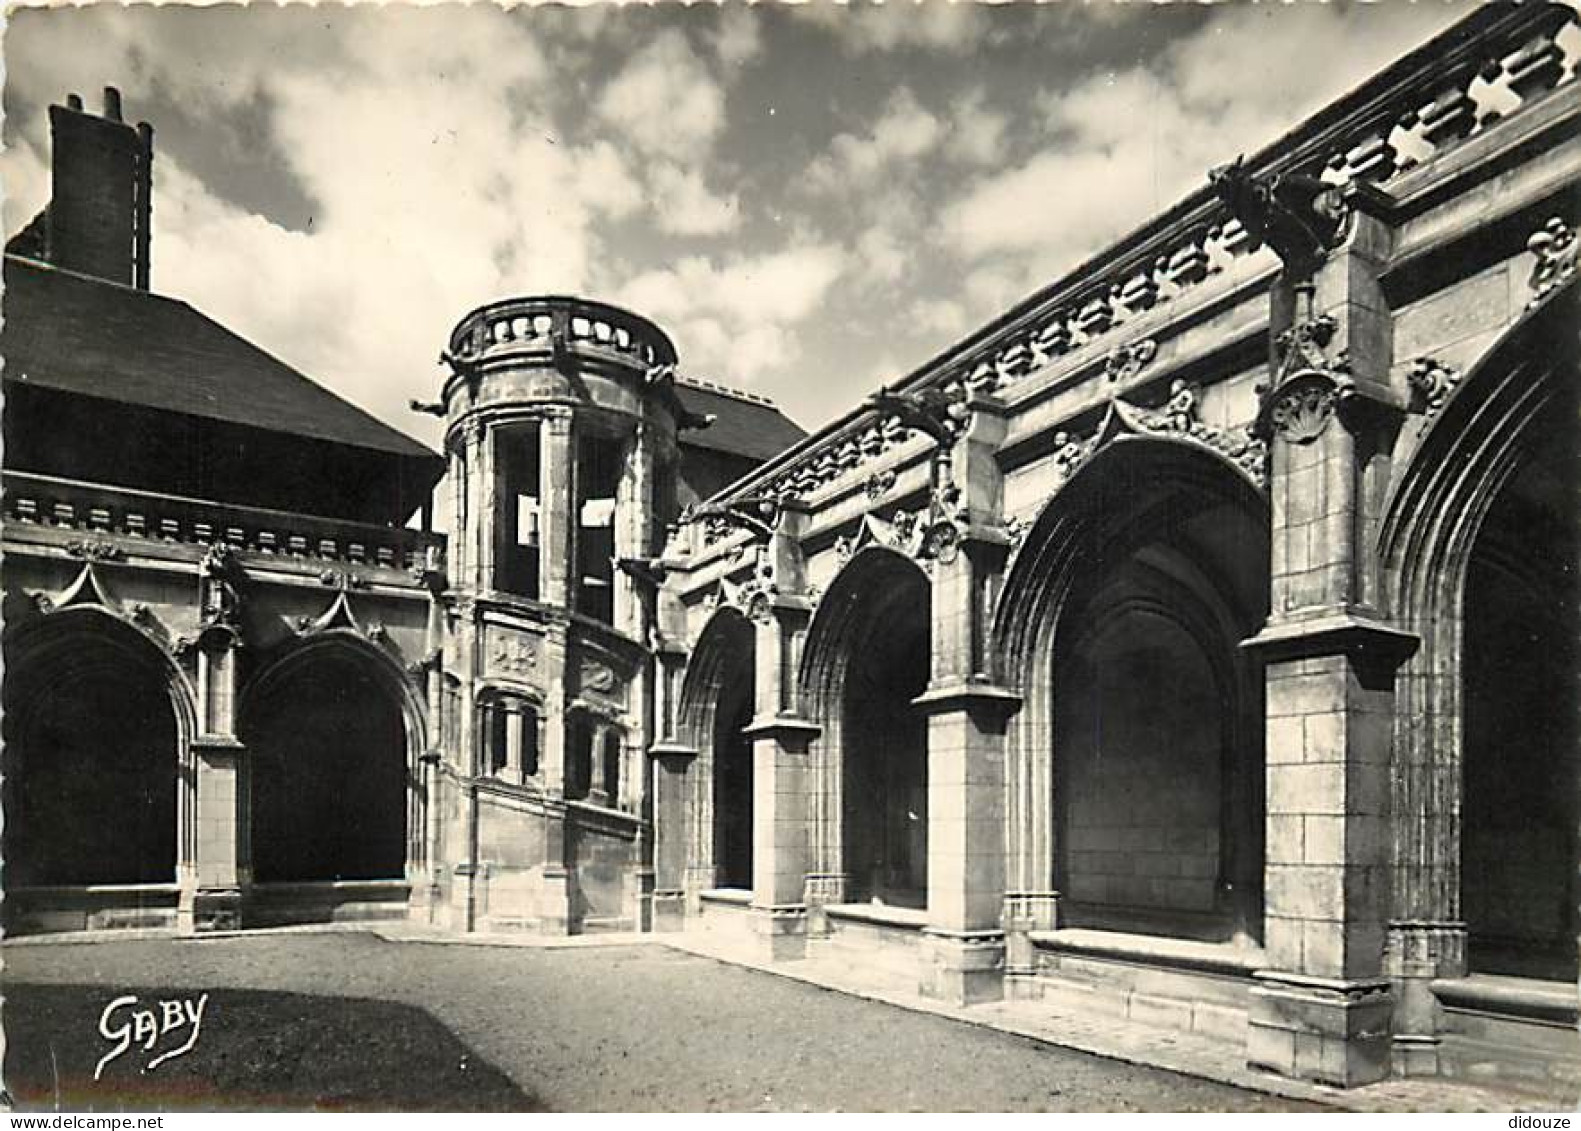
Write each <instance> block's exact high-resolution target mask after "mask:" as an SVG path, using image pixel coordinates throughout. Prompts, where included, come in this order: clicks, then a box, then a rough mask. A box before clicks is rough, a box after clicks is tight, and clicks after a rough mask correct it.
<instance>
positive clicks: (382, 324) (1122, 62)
mask: <svg viewBox="0 0 1581 1131" xmlns="http://www.w3.org/2000/svg"><path fill="white" fill-rule="evenodd" d="M1467 11H1468V7H1467V5H1466V4H1465V3H1459V4H1446V3H1444V2H1442V0H1419V2H1417V3H1414V4H1412V3H1406V2H1404V0H1394V2H1389V3H1380V4H1372V5H1365V6H1361V5H1335V4H1322V5H1320V4H1296V5H1276V4H1269V3H1264V4H1257V5H1252V4H1227V5H1221V6H1213V7H1205V6H1200V5H1175V6H1171V7H1154V6H1144V5H1141V4H1120V3H1111V2H1108V0H1101V2H1094V3H1090V4H1085V5H1084V4H1076V3H1065V4H1057V5H1047V6H1041V7H1032V6H1030V5H1021V4H1014V5H1006V6H1001V7H986V6H977V5H969V4H948V3H945V2H943V0H928V2H927V3H924V4H922V5H921V6H914V5H912V4H909V3H905V4H900V3H890V4H888V5H887V6H885V7H882V8H873V7H863V8H855V7H849V8H848V7H836V6H834V5H833V4H828V3H818V2H814V3H809V4H805V5H801V6H796V7H790V6H770V5H768V4H760V5H756V6H751V7H748V6H747V5H746V4H744V3H729V4H726V5H725V6H723V7H714V6H712V5H708V6H703V5H697V6H692V7H684V8H683V7H679V6H674V5H661V6H658V7H610V6H594V7H583V8H574V9H571V8H559V7H519V8H514V9H511V10H503V9H499V8H493V7H487V6H481V5H480V6H473V7H468V8H461V7H451V6H444V7H432V8H421V9H419V8H403V7H400V6H397V5H390V6H387V7H379V8H375V7H363V8H355V9H342V8H330V7H328V6H320V7H303V6H294V7H287V8H276V7H267V8H265V7H263V6H259V7H258V8H256V9H242V8H236V7H229V6H227V7H219V8H210V9H198V8H189V9H182V8H176V7H164V8H157V9H156V8H146V7H137V8H122V7H119V6H114V7H112V6H110V5H102V6H97V7H89V8H79V9H51V10H44V9H39V10H29V9H20V10H19V9H14V8H13V9H12V10H11V11H10V14H9V23H8V26H7V28H6V31H5V39H4V56H5V69H6V76H5V80H6V81H5V93H4V108H5V125H4V131H5V142H6V151H5V153H4V154H3V156H0V178H3V182H4V186H5V193H6V200H5V224H6V231H7V233H8V234H9V233H11V232H14V231H16V230H17V229H18V228H19V227H20V226H21V225H22V224H23V223H25V222H26V221H27V220H28V219H29V218H30V217H31V216H32V215H33V214H34V213H35V212H36V211H37V210H38V209H39V208H40V207H41V206H42V205H43V204H44V203H45V201H46V199H47V197H48V195H49V193H48V174H47V168H48V166H47V153H48V145H47V141H48V139H47V133H48V127H47V121H46V117H45V114H44V107H45V106H46V105H47V104H48V103H49V102H51V101H61V100H63V99H64V96H65V94H66V93H67V92H68V91H78V92H80V93H82V94H83V95H84V97H85V98H86V100H87V102H88V105H89V107H90V108H95V109H96V108H97V107H98V105H99V94H98V92H99V89H100V88H101V87H102V86H104V85H105V84H106V83H111V84H114V85H116V86H119V87H120V88H121V90H122V92H123V95H124V97H125V101H126V112H127V116H128V117H129V118H130V119H132V120H138V119H146V120H148V121H150V122H151V123H153V125H154V126H155V129H156V131H157V134H156V143H155V145H156V160H155V176H156V189H155V193H156V195H155V209H154V219H155V234H154V248H153V250H154V258H153V267H154V286H155V288H156V289H157V290H159V291H162V292H164V293H167V294H172V295H176V296H179V297H182V298H184V299H187V300H188V301H190V302H192V303H193V304H194V305H196V306H197V307H199V308H200V309H202V310H204V311H206V312H207V313H209V314H211V315H213V316H214V317H216V318H218V319H220V320H221V321H223V322H226V323H227V324H229V325H230V326H231V327H233V328H234V329H236V330H238V331H239V332H241V333H243V334H244V335H246V336H248V337H250V338H252V339H253V340H254V341H256V342H258V343H259V344H260V345H262V346H264V347H265V348H267V349H269V350H271V351H272V352H274V353H276V354H277V355H279V356H280V357H282V358H284V359H286V360H287V361H289V362H291V363H292V364H294V365H296V366H297V367H299V368H301V369H302V370H303V371H305V372H306V373H308V374H309V375H311V376H313V377H315V378H317V379H318V380H320V381H322V382H323V383H325V384H327V385H329V386H330V387H331V388H333V389H335V390H336V391H338V392H340V393H342V394H343V395H345V396H347V397H349V398H351V399H352V400H354V401H356V402H358V403H360V404H362V405H364V406H365V407H367V408H369V409H371V410H373V411H374V412H376V413H378V414H379V415H380V416H382V417H384V418H385V419H386V420H389V421H390V422H392V423H394V424H396V425H397V426H399V427H402V428H404V429H405V430H407V431H409V432H412V433H413V434H416V435H419V436H421V437H422V438H424V439H427V440H429V441H435V440H436V439H437V434H436V424H435V422H433V421H432V420H431V419H429V418H424V417H417V416H414V415H412V414H410V413H409V412H407V411H406V410H405V408H404V406H405V404H406V401H407V399H408V398H410V397H414V396H416V397H425V398H426V397H431V396H433V395H434V393H435V392H436V390H437V387H438V382H439V377H440V371H439V369H438V368H437V366H436V364H435V358H436V355H437V354H438V351H439V349H440V347H441V345H442V344H443V343H444V341H445V338H446V335H447V333H448V331H449V329H450V327H451V326H452V325H453V324H454V323H455V321H456V320H457V319H458V318H459V317H460V316H461V315H462V314H464V313H465V312H466V311H467V310H469V309H470V308H471V307H473V306H475V305H477V304H479V303H482V302H485V301H488V300H491V299H494V298H498V297H502V296H505V295H510V294H528V293H537V292H578V293H582V294H586V295H589V296H595V297H599V298H603V299H606V300H610V301H614V302H617V303H620V304H622V305H627V306H630V307H632V308H633V309H635V310H637V311H638V312H640V313H643V314H646V315H647V316H649V317H651V318H653V319H655V320H656V321H658V322H659V323H660V324H661V325H662V326H664V327H665V328H666V329H667V330H668V331H669V332H670V333H671V335H672V336H673V337H674V338H675V340H676V343H677V346H678V348H679V350H680V353H681V358H682V369H683V371H684V372H686V373H688V374H690V375H693V376H698V377H704V378H710V379H714V380H719V381H727V382H731V383H734V384H737V385H739V386H742V387H744V388H749V389H752V390H755V391H758V392H761V393H765V394H767V395H770V396H772V397H774V398H776V399H777V400H778V401H779V402H780V403H781V405H782V406H784V408H785V409H786V410H787V411H788V412H789V413H790V414H791V415H792V416H794V417H795V418H796V419H797V420H799V421H800V422H801V423H803V424H804V425H806V426H808V427H816V426H817V425H819V424H821V423H823V422H824V421H826V420H828V419H829V418H830V417H832V416H833V415H835V414H836V413H838V412H839V411H841V410H843V409H845V408H847V407H849V406H850V405H851V404H852V403H854V402H855V401H856V400H858V399H859V398H860V397H862V396H863V395H865V394H866V393H867V392H869V391H870V390H871V389H872V388H873V387H875V386H876V385H878V384H879V383H880V382H882V381H886V380H892V379H894V378H895V377H897V376H900V375H902V374H904V373H905V372H907V371H909V370H910V369H911V368H912V367H913V366H915V365H917V364H919V363H921V362H923V361H925V360H926V359H927V358H928V357H930V356H932V355H933V354H934V353H936V352H937V351H938V350H940V349H941V348H943V347H945V346H947V345H948V344H949V343H950V342H952V341H953V340H955V339H957V338H959V337H961V336H963V335H964V334H966V333H967V332H969V331H970V330H971V329H973V328H974V327H975V326H977V325H979V324H981V323H982V322H985V321H987V320H988V319H990V318H991V317H993V316H994V315H995V314H996V313H997V312H999V311H1000V310H1002V309H1003V308H1004V307H1005V306H1007V305H1009V304H1010V303H1012V302H1014V301H1015V300H1017V299H1019V298H1022V297H1024V296H1025V295H1027V294H1028V293H1030V292H1031V291H1033V290H1036V289H1037V288H1038V287H1040V286H1043V285H1045V284H1046V283H1048V282H1050V281H1052V280H1053V279H1054V278H1056V277H1057V276H1058V275H1059V273H1060V272H1061V271H1063V270H1064V269H1066V268H1068V267H1070V266H1072V265H1073V264H1075V263H1076V262H1078V261H1079V260H1081V259H1082V258H1084V257H1085V256H1087V255H1088V254H1091V253H1092V252H1094V251H1097V250H1099V249H1100V248H1101V247H1102V246H1103V245H1104V244H1105V243H1106V242H1107V241H1109V240H1111V239H1113V238H1114V237H1116V236H1117V235H1120V234H1122V233H1123V232H1125V231H1126V230H1128V229H1129V228H1131V227H1134V226H1135V225H1137V224H1139V223H1141V222H1142V221H1144V220H1146V219H1147V217H1148V216H1149V215H1150V214H1152V213H1153V212H1154V211H1156V210H1158V209H1160V208H1163V207H1165V206H1167V205H1169V204H1170V203H1172V202H1173V201H1174V200H1176V199H1177V198H1179V197H1180V196H1182V195H1184V194H1185V193H1187V192H1190V191H1191V190H1192V189H1194V188H1195V187H1196V186H1197V185H1199V184H1200V183H1201V180H1202V177H1203V175H1204V171H1205V170H1206V169H1207V168H1208V167H1209V166H1210V165H1213V164H1215V163H1217V162H1220V161H1222V160H1225V159H1227V158H1228V157H1231V156H1233V155H1234V154H1235V153H1237V152H1240V151H1243V150H1249V149H1255V148H1257V147H1259V146H1261V145H1262V144H1264V143H1266V142H1268V141H1270V140H1272V139H1273V138H1274V137H1276V136H1278V135H1279V134H1280V133H1281V132H1283V131H1284V130H1285V129H1286V128H1288V127H1289V126H1291V125H1293V124H1294V123H1295V122H1296V121H1298V120H1299V119H1300V118H1301V117H1302V116H1304V115H1305V114H1307V113H1309V112H1310V111H1312V110H1314V109H1316V108H1317V107H1319V106H1321V105H1322V104H1324V103H1325V102H1327V101H1329V100H1330V99H1332V98H1334V97H1336V96H1337V95H1339V94H1342V93H1343V92H1345V91H1346V90H1348V89H1349V88H1350V87H1352V86H1353V85H1355V84H1356V83H1357V82H1359V81H1360V80H1362V79H1364V78H1365V77H1366V76H1368V75H1369V74H1371V73H1373V72H1374V71H1375V70H1377V69H1378V68H1379V67H1381V66H1383V65H1384V64H1386V63H1387V62H1389V61H1390V60H1391V59H1392V58H1394V57H1395V56H1397V55H1399V54H1400V53H1402V52H1403V51H1405V50H1407V49H1409V48H1410V47H1413V46H1415V45H1416V44H1418V43H1420V42H1421V41H1423V40H1425V39H1427V38H1428V37H1430V36H1431V35H1432V34H1434V33H1435V32H1436V31H1438V30H1439V29H1441V28H1443V27H1444V26H1446V25H1447V24H1449V23H1450V22H1452V21H1453V20H1454V19H1456V18H1459V17H1460V16H1462V15H1464V14H1466V12H1467Z"/></svg>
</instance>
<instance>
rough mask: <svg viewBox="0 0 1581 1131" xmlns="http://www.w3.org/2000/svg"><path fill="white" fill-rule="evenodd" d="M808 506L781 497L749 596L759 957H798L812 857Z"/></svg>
mask: <svg viewBox="0 0 1581 1131" xmlns="http://www.w3.org/2000/svg"><path fill="white" fill-rule="evenodd" d="M806 523H807V510H806V508H805V507H804V506H803V505H802V504H800V503H799V502H796V501H794V500H785V501H783V502H782V504H781V505H780V507H779V508H778V512H777V514H776V517H775V528H774V533H773V535H772V537H771V538H770V539H769V544H768V546H767V547H766V548H765V551H764V552H765V553H766V554H767V555H768V559H767V560H768V582H767V584H768V586H769V587H768V588H766V589H762V590H760V591H759V592H758V593H757V594H756V596H755V597H754V598H753V599H752V602H751V604H752V616H753V625H754V629H755V631H756V633H757V642H756V646H755V648H754V656H755V658H756V664H757V667H756V670H755V672H754V679H753V697H754V703H755V712H756V717H755V718H754V719H753V722H752V724H751V726H749V727H748V728H747V729H746V732H745V733H746V736H747V738H748V739H749V740H750V741H751V742H752V758H753V764H752V822H753V826H752V911H753V927H754V933H755V935H756V937H757V938H758V939H759V940H760V943H761V949H762V950H763V953H764V955H765V957H768V958H771V959H781V958H800V957H802V956H804V955H805V954H806V942H807V904H806V897H807V873H808V871H809V869H810V867H811V864H812V855H811V853H812V818H813V806H814V797H813V773H812V767H811V759H810V758H809V756H808V747H809V745H810V744H811V742H812V740H813V738H814V737H816V735H817V733H818V729H817V728H816V727H814V726H812V725H811V724H810V723H808V722H807V721H806V720H804V719H802V718H801V717H800V716H799V714H798V713H797V708H798V704H797V700H796V672H797V668H798V666H799V663H800V658H801V648H802V643H803V641H804V640H805V638H806V633H807V622H808V619H809V617H810V613H811V608H810V606H809V604H808V602H807V600H806V599H805V597H804V596H803V594H804V593H805V592H806V578H805V573H804V568H805V563H804V561H803V558H802V552H801V542H800V539H801V535H802V532H803V530H804V529H805V526H806Z"/></svg>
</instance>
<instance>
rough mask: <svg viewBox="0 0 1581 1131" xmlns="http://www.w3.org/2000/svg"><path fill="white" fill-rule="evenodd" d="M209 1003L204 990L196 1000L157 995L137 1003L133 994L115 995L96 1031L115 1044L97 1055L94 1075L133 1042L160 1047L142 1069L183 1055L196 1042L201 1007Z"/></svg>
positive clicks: (149, 1049)
mask: <svg viewBox="0 0 1581 1131" xmlns="http://www.w3.org/2000/svg"><path fill="white" fill-rule="evenodd" d="M208 1005H209V995H208V994H206V993H205V994H203V995H201V996H200V997H199V998H198V999H197V1000H196V1001H192V1000H191V999H189V998H176V999H173V1000H165V999H160V1000H159V1001H156V1002H150V1003H149V1004H147V1005H144V1006H139V1005H138V999H137V997H136V996H135V995H133V994H127V995H125V996H124V997H118V998H116V999H115V1000H114V1001H112V1002H111V1003H110V1004H109V1005H107V1006H105V1007H104V1012H103V1013H101V1014H100V1015H99V1035H100V1036H102V1037H103V1038H104V1039H105V1040H107V1041H114V1042H115V1045H114V1047H112V1048H111V1049H110V1051H109V1052H107V1053H105V1054H104V1055H103V1056H102V1057H100V1058H99V1065H98V1067H97V1068H95V1069H94V1070H93V1078H94V1079H95V1080H97V1079H98V1078H99V1077H100V1076H101V1075H102V1074H103V1073H104V1069H105V1067H106V1066H107V1065H108V1064H109V1063H110V1062H111V1061H113V1060H115V1059H116V1058H117V1057H119V1056H121V1055H122V1054H123V1053H125V1052H126V1051H127V1050H128V1049H130V1048H131V1047H132V1046H133V1045H134V1044H135V1045H137V1046H139V1047H140V1048H142V1050H143V1051H144V1052H154V1051H155V1049H156V1047H159V1048H160V1052H159V1055H157V1056H155V1057H154V1058H153V1059H152V1060H150V1061H149V1062H148V1063H147V1064H146V1065H144V1066H143V1071H144V1072H152V1071H153V1070H154V1069H156V1068H158V1067H159V1066H160V1065H161V1064H163V1063H165V1061H167V1060H174V1059H175V1058H176V1057H178V1056H185V1055H186V1054H187V1053H189V1052H191V1051H192V1049H193V1047H194V1046H195V1045H197V1043H198V1033H199V1032H200V1031H201V1030H202V1028H203V1011H204V1010H205V1009H207V1008H208ZM167 1038H168V1040H167ZM178 1042H179V1043H178Z"/></svg>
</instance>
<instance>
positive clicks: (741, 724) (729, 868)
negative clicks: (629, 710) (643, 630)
mask: <svg viewBox="0 0 1581 1131" xmlns="http://www.w3.org/2000/svg"><path fill="white" fill-rule="evenodd" d="M756 671H757V628H756V626H755V625H754V623H753V622H752V621H751V620H750V619H748V617H747V615H746V614H745V613H744V612H743V611H742V610H741V609H740V608H739V607H737V606H735V605H731V604H721V605H720V606H719V607H718V608H717V609H715V611H714V613H713V615H712V616H710V617H709V618H708V620H707V622H706V623H705V624H704V625H703V629H702V631H701V632H700V633H699V634H698V637H697V643H696V645H695V646H694V647H693V648H692V654H691V658H690V660H689V661H688V663H687V665H686V673H685V675H684V676H683V678H682V682H681V695H680V709H679V712H678V718H679V726H678V735H679V738H680V741H681V744H682V745H683V746H685V747H686V748H688V749H690V750H695V751H696V752H697V757H696V759H695V760H694V761H693V763H692V766H691V782H690V786H691V797H690V802H691V811H692V814H693V819H692V821H691V829H690V834H691V835H690V837H689V844H688V865H687V868H688V872H689V873H690V881H689V882H690V883H691V884H692V886H693V887H694V888H696V889H698V890H702V889H707V888H714V887H731V888H750V887H751V886H752V859H753V853H752V817H753V797H752V791H753V785H754V766H753V752H752V744H751V741H750V740H749V739H748V738H747V737H746V734H745V731H746V729H747V727H748V726H749V725H750V724H751V722H752V719H753V716H754V714H755V710H756Z"/></svg>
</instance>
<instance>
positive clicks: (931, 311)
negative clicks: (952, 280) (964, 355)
mask: <svg viewBox="0 0 1581 1131" xmlns="http://www.w3.org/2000/svg"><path fill="white" fill-rule="evenodd" d="M908 317H909V320H910V321H911V322H912V323H914V324H915V325H916V326H918V327H919V328H921V329H923V330H926V331H928V332H930V333H937V334H950V335H953V334H959V333H961V331H963V330H965V329H966V310H965V308H964V307H962V306H961V304H960V303H958V302H955V301H954V300H953V299H947V298H941V299H919V300H918V301H917V302H915V303H913V304H912V306H911V311H910V313H909V316H908Z"/></svg>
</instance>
